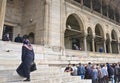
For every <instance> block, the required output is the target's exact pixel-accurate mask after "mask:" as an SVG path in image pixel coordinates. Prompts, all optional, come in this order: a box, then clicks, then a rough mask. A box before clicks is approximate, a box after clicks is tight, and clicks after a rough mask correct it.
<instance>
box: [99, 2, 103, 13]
mask: <svg viewBox="0 0 120 83" xmlns="http://www.w3.org/2000/svg"><path fill="white" fill-rule="evenodd" d="M100 4H101V8H100V12H101V15H103V9H102V5H103V4H102V0H100Z"/></svg>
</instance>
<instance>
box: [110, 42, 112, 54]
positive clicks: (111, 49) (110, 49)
mask: <svg viewBox="0 0 120 83" xmlns="http://www.w3.org/2000/svg"><path fill="white" fill-rule="evenodd" d="M111 42H112V41H110V53H112V46H111Z"/></svg>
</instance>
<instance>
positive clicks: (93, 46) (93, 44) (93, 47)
mask: <svg viewBox="0 0 120 83" xmlns="http://www.w3.org/2000/svg"><path fill="white" fill-rule="evenodd" d="M92 50H93V52H95V42H94V38H93V39H92Z"/></svg>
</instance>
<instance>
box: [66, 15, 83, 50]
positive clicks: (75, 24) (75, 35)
mask: <svg viewBox="0 0 120 83" xmlns="http://www.w3.org/2000/svg"><path fill="white" fill-rule="evenodd" d="M83 36H84V33H83V24H82V21H81V20H80V19H79V17H78V16H77V15H76V14H71V15H69V16H68V18H67V21H66V30H65V34H64V38H65V40H64V45H65V48H66V49H73V50H80V49H82V50H84V44H83Z"/></svg>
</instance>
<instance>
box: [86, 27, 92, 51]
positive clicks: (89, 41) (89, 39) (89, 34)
mask: <svg viewBox="0 0 120 83" xmlns="http://www.w3.org/2000/svg"><path fill="white" fill-rule="evenodd" d="M92 33H93V32H92V29H91V27H88V28H87V50H88V51H93V48H92V39H93V34H92Z"/></svg>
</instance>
